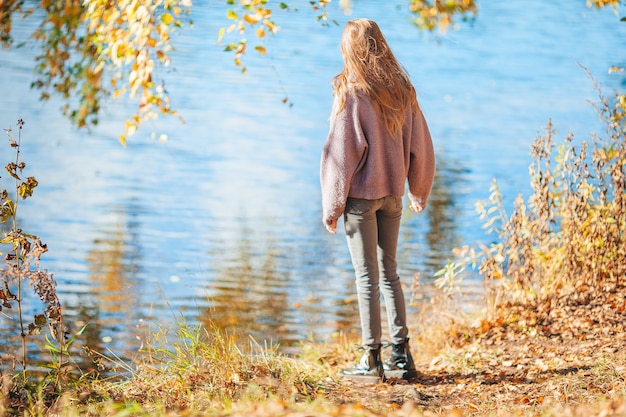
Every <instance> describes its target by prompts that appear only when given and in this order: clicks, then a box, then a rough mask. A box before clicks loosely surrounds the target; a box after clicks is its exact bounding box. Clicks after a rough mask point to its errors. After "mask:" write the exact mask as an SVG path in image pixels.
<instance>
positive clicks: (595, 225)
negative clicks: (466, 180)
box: [456, 95, 626, 311]
mask: <svg viewBox="0 0 626 417" xmlns="http://www.w3.org/2000/svg"><path fill="white" fill-rule="evenodd" d="M623 101H624V96H619V95H616V97H615V99H614V100H613V101H612V102H610V101H609V100H608V99H606V98H604V97H602V96H601V97H600V103H599V105H597V106H596V109H597V110H598V113H599V115H600V117H601V118H602V120H603V121H604V122H605V124H606V136H605V137H600V136H596V135H593V136H592V137H591V141H590V142H587V141H582V142H580V143H576V141H575V140H574V136H573V135H572V134H568V135H567V137H566V138H565V140H564V142H563V143H562V144H560V145H558V146H557V145H556V144H555V142H554V136H555V131H554V130H553V126H552V122H551V121H549V122H548V125H547V127H546V133H545V135H539V136H538V137H537V138H536V139H535V142H534V144H533V145H532V150H531V156H532V158H533V161H532V163H531V165H530V167H529V174H530V183H531V186H532V194H531V195H530V196H529V197H528V198H527V199H524V198H523V196H522V195H519V196H518V197H517V198H516V199H515V202H514V205H513V210H512V213H511V214H508V213H507V212H506V210H505V208H504V204H503V197H502V195H501V193H500V190H499V188H498V185H497V182H496V181H495V180H494V182H493V184H492V187H491V195H490V197H489V200H488V201H486V202H479V203H478V204H477V210H478V212H479V213H480V215H481V218H482V219H483V220H484V221H485V228H486V229H487V231H488V232H489V233H495V234H496V235H497V240H496V242H495V243H492V244H490V245H489V246H485V245H477V246H475V247H465V248H462V249H460V250H459V252H458V254H459V255H460V256H461V259H462V260H461V263H460V264H456V265H462V266H463V268H464V267H465V266H466V265H468V264H471V265H473V266H475V267H477V268H478V270H479V271H480V273H481V275H482V277H483V278H484V280H485V283H486V286H487V298H488V301H490V303H488V304H489V305H490V307H492V311H493V307H495V305H496V304H498V301H500V300H508V301H513V302H518V301H521V302H524V301H530V300H537V299H542V298H545V297H548V296H550V295H554V294H566V293H572V292H573V291H579V292H587V293H588V292H590V291H613V290H615V288H617V287H621V286H623V282H622V279H621V277H623V276H625V275H626V250H625V249H626V234H625V233H624V231H625V230H626V194H625V191H626V176H625V165H626V142H625V137H626V119H625V118H624V117H623V116H624V114H623ZM463 268H460V269H461V270H462V269H463Z"/></svg>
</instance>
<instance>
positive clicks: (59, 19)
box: [0, 0, 623, 144]
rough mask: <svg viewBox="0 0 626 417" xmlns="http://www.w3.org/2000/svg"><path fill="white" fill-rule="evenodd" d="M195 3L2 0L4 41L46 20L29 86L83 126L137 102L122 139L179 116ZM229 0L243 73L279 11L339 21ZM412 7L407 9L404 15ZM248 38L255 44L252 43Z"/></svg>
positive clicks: (448, 9) (321, 12) (315, 2)
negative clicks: (174, 88)
mask: <svg viewBox="0 0 626 417" xmlns="http://www.w3.org/2000/svg"><path fill="white" fill-rule="evenodd" d="M191 1H192V0H119V1H116V2H111V1H107V0H42V1H41V2H40V3H38V4H39V7H30V8H29V7H28V6H27V3H25V2H24V1H23V0H3V1H0V43H1V44H2V45H3V46H4V47H6V48H8V47H11V46H12V44H13V42H14V39H13V38H12V29H13V26H14V24H13V23H14V19H15V18H26V17H29V18H33V19H35V18H36V19H40V23H39V26H38V28H37V29H36V30H35V31H34V33H33V34H32V35H31V37H30V40H31V41H35V42H36V43H37V44H38V45H39V46H40V48H41V49H40V52H39V53H38V55H37V56H36V58H35V68H34V70H35V81H34V82H33V83H32V85H31V86H32V87H33V88H35V89H37V90H39V91H40V92H41V95H40V97H41V99H42V100H48V99H50V98H51V97H52V96H58V97H60V98H61V99H62V100H63V101H64V104H63V107H62V112H63V114H64V115H65V116H67V117H69V119H70V120H71V122H72V123H73V124H74V125H75V126H76V127H78V128H88V127H89V126H93V125H96V124H97V123H98V117H99V115H100V111H101V109H102V105H103V103H104V102H105V101H106V100H108V99H110V98H112V99H118V98H122V97H128V98H130V99H134V100H138V104H137V108H136V111H135V113H134V114H133V115H132V116H130V117H129V118H128V119H127V120H126V121H125V126H124V133H123V134H122V135H120V137H119V139H120V142H121V143H122V144H124V143H126V140H127V138H128V137H129V136H132V135H133V134H134V133H135V132H136V131H137V129H138V128H139V126H140V125H141V123H142V122H145V121H146V120H150V119H156V118H158V117H159V116H160V115H176V114H177V112H176V110H175V109H174V108H173V107H172V105H171V101H170V95H169V93H168V91H167V89H166V87H165V79H166V76H167V71H168V67H170V65H171V63H172V56H171V52H172V51H173V49H174V43H175V42H174V41H173V36H174V35H175V34H176V32H177V30H178V29H181V28H184V27H185V25H187V24H188V25H191V24H192V21H191V18H190V15H191V9H192V2H191ZM223 1H224V3H223V5H224V10H225V15H224V19H225V22H226V23H227V24H226V25H223V27H222V28H221V29H220V30H219V33H218V34H217V40H218V42H217V43H218V44H221V42H222V41H225V39H226V38H227V36H228V35H229V34H231V33H234V34H236V35H237V36H236V37H235V39H232V40H231V39H229V40H228V42H227V43H225V47H224V49H225V51H227V52H229V53H233V54H234V63H235V65H236V66H237V67H241V68H242V72H245V66H244V65H243V56H244V55H245V54H246V52H247V51H248V50H254V51H256V52H258V53H260V54H261V55H265V54H266V47H265V46H264V45H263V44H262V41H263V40H264V39H265V38H266V37H267V36H268V35H275V34H276V33H277V32H278V30H279V25H278V24H277V23H276V21H275V14H276V12H277V11H279V10H280V11H284V12H295V11H297V10H298V9H297V6H298V5H302V4H304V6H305V7H307V8H312V9H313V10H314V11H316V12H318V13H317V16H316V18H317V20H318V21H320V22H321V23H322V24H323V25H328V24H329V22H331V23H332V22H334V23H336V21H335V20H333V19H332V17H331V16H330V14H329V11H328V5H329V4H330V3H331V1H332V0H304V2H303V1H302V0H301V1H299V2H295V1H293V2H289V3H287V2H275V3H271V2H270V1H269V0H223ZM337 1H338V4H339V8H340V10H342V11H343V12H344V13H346V14H348V13H350V12H351V9H352V8H353V4H352V1H351V0H337ZM581 1H582V0H581ZM622 3H623V2H622V1H621V0H587V6H588V7H595V8H603V7H607V6H609V7H612V8H613V9H614V10H616V11H617V7H618V6H620V5H622ZM205 7H208V6H205ZM212 7H213V6H212ZM406 12H407V10H406V9H405V11H404V12H403V11H399V12H398V13H399V15H400V14H403V13H406ZM477 12H478V3H477V1H476V0H410V1H409V2H408V13H409V15H410V17H411V20H412V22H413V23H414V24H415V26H416V27H417V28H418V29H420V30H428V31H434V30H436V29H439V30H441V31H445V30H447V29H448V28H450V27H452V28H454V27H455V24H456V23H455V22H456V20H457V19H461V20H467V19H470V18H472V17H474V16H476V14H477ZM402 17H404V16H402ZM251 33H252V35H251V36H248V35H250V34H251ZM249 38H252V39H255V40H256V41H257V42H256V43H255V44H254V45H252V46H250V45H251V42H252V41H251V40H250V39H249Z"/></svg>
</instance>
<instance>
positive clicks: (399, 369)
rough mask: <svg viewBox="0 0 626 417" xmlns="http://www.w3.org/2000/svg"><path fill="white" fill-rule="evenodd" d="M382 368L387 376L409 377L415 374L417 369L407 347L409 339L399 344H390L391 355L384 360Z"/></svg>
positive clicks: (413, 376)
mask: <svg viewBox="0 0 626 417" xmlns="http://www.w3.org/2000/svg"><path fill="white" fill-rule="evenodd" d="M383 369H384V370H385V371H387V374H389V376H396V377H399V378H404V379H411V378H415V377H416V376H417V369H415V363H414V362H413V356H412V355H411V350H410V348H409V339H406V340H405V341H404V343H400V344H399V345H396V344H392V345H391V357H390V358H388V359H387V360H385V363H384V364H383Z"/></svg>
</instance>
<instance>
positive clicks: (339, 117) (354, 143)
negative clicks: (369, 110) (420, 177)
mask: <svg viewBox="0 0 626 417" xmlns="http://www.w3.org/2000/svg"><path fill="white" fill-rule="evenodd" d="M336 101H337V100H336V99H335V103H334V104H333V112H332V116H331V119H330V130H329V133H328V136H327V138H326V143H325V144H324V148H323V150H322V158H321V163H320V181H321V186H322V209H323V218H322V221H323V222H324V224H326V225H329V224H330V223H331V222H332V221H333V220H336V219H338V218H339V216H341V214H342V213H343V211H344V209H345V206H346V201H347V199H348V193H349V192H350V184H351V182H352V178H353V176H354V173H355V172H356V171H357V170H358V169H359V166H360V164H361V163H362V160H363V157H364V154H365V152H366V149H367V142H366V140H365V135H364V134H363V129H362V127H361V124H360V121H359V107H358V99H357V98H356V97H354V96H352V95H348V97H347V98H346V103H345V107H344V109H343V110H342V111H341V112H339V113H336V112H335V111H334V110H335V106H336Z"/></svg>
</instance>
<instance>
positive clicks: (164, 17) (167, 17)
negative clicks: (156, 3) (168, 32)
mask: <svg viewBox="0 0 626 417" xmlns="http://www.w3.org/2000/svg"><path fill="white" fill-rule="evenodd" d="M161 21H162V22H163V23H165V24H166V25H169V24H171V23H172V22H173V21H174V18H173V17H172V15H171V14H169V13H164V14H163V15H162V16H161Z"/></svg>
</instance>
